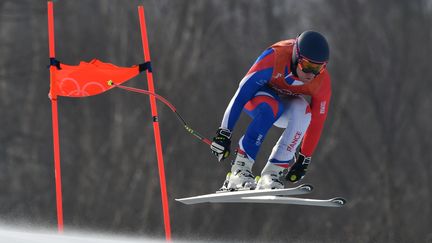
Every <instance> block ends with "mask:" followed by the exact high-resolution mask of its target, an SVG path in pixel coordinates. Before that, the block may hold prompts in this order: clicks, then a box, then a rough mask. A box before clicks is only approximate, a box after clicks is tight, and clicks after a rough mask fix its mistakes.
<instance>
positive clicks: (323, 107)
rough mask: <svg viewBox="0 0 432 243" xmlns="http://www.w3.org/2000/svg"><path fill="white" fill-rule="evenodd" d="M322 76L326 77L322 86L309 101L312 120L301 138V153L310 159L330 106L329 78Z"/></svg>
mask: <svg viewBox="0 0 432 243" xmlns="http://www.w3.org/2000/svg"><path fill="white" fill-rule="evenodd" d="M324 75H326V77H325V78H324V80H323V84H322V86H321V88H320V90H319V92H318V93H317V94H316V95H313V96H312V100H311V105H310V106H311V114H312V119H311V122H310V125H309V127H308V129H307V131H306V134H305V136H304V138H303V142H302V146H301V152H302V153H303V154H304V155H305V156H306V157H311V156H312V154H313V152H314V151H315V149H316V147H317V145H318V141H319V139H320V137H321V133H322V130H323V127H324V123H325V120H326V118H327V113H328V107H329V105H330V97H331V84H330V77H329V75H328V73H325V74H324Z"/></svg>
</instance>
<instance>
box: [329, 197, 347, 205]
mask: <svg viewBox="0 0 432 243" xmlns="http://www.w3.org/2000/svg"><path fill="white" fill-rule="evenodd" d="M330 201H331V202H333V203H335V204H338V205H339V206H345V204H346V203H347V200H346V199H345V198H342V197H335V198H332V199H330Z"/></svg>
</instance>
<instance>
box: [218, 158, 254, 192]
mask: <svg viewBox="0 0 432 243" xmlns="http://www.w3.org/2000/svg"><path fill="white" fill-rule="evenodd" d="M253 163H254V161H253V160H251V159H249V158H248V156H247V155H246V154H245V153H244V152H243V151H237V155H236V158H235V160H234V161H233V162H232V163H231V165H232V166H231V172H229V173H228V174H227V176H226V179H225V181H224V183H223V185H222V187H221V189H220V190H221V191H238V190H254V189H255V187H256V182H255V176H254V175H253V174H252V165H253Z"/></svg>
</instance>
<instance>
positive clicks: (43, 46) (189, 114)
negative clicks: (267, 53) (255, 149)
mask: <svg viewBox="0 0 432 243" xmlns="http://www.w3.org/2000/svg"><path fill="white" fill-rule="evenodd" d="M54 3H55V11H54V13H55V21H56V22H55V27H56V29H55V30H56V54H57V58H58V59H59V60H61V61H62V62H64V63H67V64H78V62H79V61H80V60H85V61H89V60H91V59H93V58H99V59H101V60H103V61H106V62H111V63H114V64H117V65H120V66H129V65H133V64H137V63H141V62H142V61H143V57H142V47H141V39H140V33H139V22H138V13H137V8H136V7H137V6H138V5H140V4H144V6H145V8H146V20H147V26H148V34H149V41H150V49H151V54H152V61H153V70H154V75H155V86H156V91H157V92H158V93H159V94H161V95H163V96H165V97H167V98H168V99H169V100H170V101H171V102H172V103H173V104H174V105H175V106H176V107H177V108H178V111H179V112H180V113H181V114H182V115H183V116H184V118H185V119H186V120H187V121H188V122H189V123H190V124H191V126H192V127H193V128H195V129H196V130H197V131H200V132H201V133H202V134H204V135H207V136H208V137H211V136H213V134H214V132H215V130H216V129H217V128H218V126H219V124H220V121H221V119H222V115H223V113H224V111H225V108H226V105H227V104H228V102H229V100H230V99H231V97H232V95H233V94H234V92H235V90H236V88H237V86H238V83H239V81H240V80H241V79H242V77H243V75H244V74H245V73H246V72H247V70H248V69H249V67H250V66H251V65H252V63H253V62H254V61H255V59H256V58H257V56H258V55H259V54H260V53H261V52H262V51H263V50H264V49H265V48H266V47H268V46H269V45H271V44H272V43H274V42H277V41H279V40H282V39H289V38H294V37H295V36H296V35H297V34H299V33H301V32H302V31H304V30H307V29H314V30H317V31H320V32H322V33H323V34H324V35H325V36H326V37H327V38H328V40H329V43H330V46H331V61H330V63H329V67H328V68H329V70H330V74H331V75H332V83H333V97H332V102H331V105H330V114H329V117H328V119H327V122H326V125H325V131H324V133H323V135H322V139H321V142H320V144H319V147H318V150H317V151H316V153H315V154H314V158H313V162H312V166H311V169H310V171H309V173H308V175H307V176H306V178H305V180H304V182H305V183H311V184H313V185H315V187H316V192H314V193H313V194H311V195H310V196H311V197H316V198H321V197H322V198H327V197H333V196H344V197H346V198H347V199H348V200H349V204H348V205H347V206H346V207H345V208H340V209H332V208H317V207H305V206H294V205H293V206H287V205H262V204H254V205H252V204H244V205H241V204H237V205H231V204H230V205H221V204H202V205H197V206H185V205H182V204H180V203H177V202H175V201H174V199H175V198H179V197H186V196H193V195H197V194H203V193H209V192H212V191H214V190H216V189H218V188H219V187H220V186H221V184H222V182H223V180H224V177H225V174H226V172H227V171H228V169H229V163H228V162H226V163H218V162H217V161H216V159H215V158H214V157H213V155H212V154H211V153H210V151H209V149H208V148H207V147H206V146H205V145H203V144H201V143H200V142H199V141H198V140H195V139H194V138H193V137H191V136H190V135H189V134H188V133H187V132H185V131H184V130H183V128H182V126H181V125H179V124H178V123H177V121H176V118H175V116H174V115H173V114H172V113H171V111H170V110H169V109H168V108H166V107H164V106H163V105H162V104H160V103H159V105H158V109H159V113H160V125H161V133H162V143H163V149H164V155H165V166H166V174H167V183H168V185H167V186H168V194H169V200H170V213H171V220H172V228H173V237H174V239H185V238H193V239H216V240H229V241H235V240H239V241H240V240H245V241H246V240H256V241H266V242H269V241H281V242H282V241H290V242H432V230H431V229H432V182H431V180H432V164H431V162H432V161H431V160H432V158H431V152H430V148H431V146H432V138H431V137H432V136H431V134H432V128H431V126H430V125H428V124H429V122H428V120H429V119H430V118H431V117H432V96H431V95H430V93H431V89H432V84H431V83H430V81H431V80H432V74H431V73H430V72H429V71H430V70H429V68H430V64H429V62H430V55H431V53H432V44H431V43H432V24H431V23H432V2H431V1H430V0H412V1H404V0H395V1H390V0H383V1H372V0H369V1H364V0H342V1H339V0H329V1H323V0H306V1H283V0H267V1H260V0H236V1H217V0H176V1H169V0H144V1H138V0H128V1H125V0H75V1H72V0H58V1H54ZM47 65H48V40H47V17H46V1H43V0H1V1H0V109H1V118H0V127H1V128H2V129H1V131H0V145H1V146H0V219H1V221H3V222H6V223H17V224H20V223H29V224H32V225H46V226H49V227H52V228H55V225H56V211H55V190H54V188H55V187H54V168H53V165H54V163H53V156H52V147H53V146H52V129H51V107H50V101H49V99H48V97H47V94H48V89H49V81H48V80H49V72H48V69H47V68H46V67H47ZM128 85H130V86H135V87H140V88H147V87H146V80H145V75H140V76H139V77H137V78H135V79H133V80H131V81H129V82H128ZM59 118H60V120H59V122H60V138H61V154H62V160H61V163H62V176H63V196H64V217H65V229H66V230H68V229H70V228H74V229H86V230H96V231H106V232H113V233H127V234H132V235H147V236H148V235H150V236H157V237H163V235H164V229H163V222H162V210H161V207H160V189H159V177H158V172H157V163H156V155H155V152H154V141H153V130H152V122H151V121H152V118H151V114H150V106H149V101H148V97H146V96H142V95H137V94H132V93H127V92H125V91H122V90H112V91H110V92H107V93H105V94H102V95H99V96H95V97H89V98H85V99H71V98H60V99H59ZM249 121H250V120H249V118H248V117H246V116H242V118H241V120H240V121H239V123H238V125H237V126H236V130H235V133H234V138H235V139H234V140H235V141H237V139H238V138H239V137H240V136H241V135H242V133H243V132H244V130H245V128H246V126H247V124H248V122H249ZM281 132H282V130H280V129H277V128H274V129H272V130H271V132H270V133H269V135H268V137H267V139H266V141H265V142H264V144H263V147H262V148H261V152H260V155H259V157H258V159H257V164H256V166H255V173H256V174H258V173H259V171H260V169H261V168H262V167H263V166H264V164H265V161H266V159H267V157H268V155H269V153H270V151H271V148H272V147H273V145H274V143H275V142H276V141H277V139H278V137H279V135H280V134H281Z"/></svg>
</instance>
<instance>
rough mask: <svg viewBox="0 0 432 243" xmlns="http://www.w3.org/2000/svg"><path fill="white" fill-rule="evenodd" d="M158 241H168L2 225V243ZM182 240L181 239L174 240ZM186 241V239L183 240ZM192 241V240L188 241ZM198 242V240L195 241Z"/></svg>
mask: <svg viewBox="0 0 432 243" xmlns="http://www.w3.org/2000/svg"><path fill="white" fill-rule="evenodd" d="M78 242H79V243H114V242H115V243H122V242H124V243H138V242H140V243H143V242H149V243H157V242H166V241H165V239H150V238H145V237H136V238H132V237H127V236H118V235H109V234H102V233H82V232H77V231H75V232H70V233H69V232H68V233H63V234H59V233H57V232H54V231H48V230H45V231H42V230H34V229H29V228H27V227H23V228H19V227H12V226H4V225H1V226H0V243H78ZM174 242H180V241H174ZM183 242H186V241H183ZM188 242H191V241H188ZM194 242H197V241H194Z"/></svg>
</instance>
